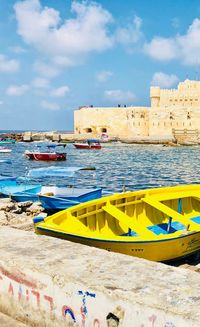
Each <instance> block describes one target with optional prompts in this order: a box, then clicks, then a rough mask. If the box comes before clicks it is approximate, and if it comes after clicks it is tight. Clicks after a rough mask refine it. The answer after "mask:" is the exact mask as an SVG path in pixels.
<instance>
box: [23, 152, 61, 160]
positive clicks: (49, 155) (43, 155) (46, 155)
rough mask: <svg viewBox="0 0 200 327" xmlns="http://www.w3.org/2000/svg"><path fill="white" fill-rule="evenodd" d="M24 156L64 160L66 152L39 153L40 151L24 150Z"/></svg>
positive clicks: (35, 158)
mask: <svg viewBox="0 0 200 327" xmlns="http://www.w3.org/2000/svg"><path fill="white" fill-rule="evenodd" d="M25 156H26V158H28V159H30V160H36V161H63V160H66V158H67V154H66V153H57V152H52V153H45V152H44V153H42V152H41V153H40V152H25Z"/></svg>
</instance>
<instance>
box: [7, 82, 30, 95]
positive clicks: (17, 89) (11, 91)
mask: <svg viewBox="0 0 200 327" xmlns="http://www.w3.org/2000/svg"><path fill="white" fill-rule="evenodd" d="M28 90H29V86H28V85H27V84H23V85H10V86H9V87H8V88H7V90H6V94H7V95H9V96H21V95H24V94H25V93H26V92H27V91H28Z"/></svg>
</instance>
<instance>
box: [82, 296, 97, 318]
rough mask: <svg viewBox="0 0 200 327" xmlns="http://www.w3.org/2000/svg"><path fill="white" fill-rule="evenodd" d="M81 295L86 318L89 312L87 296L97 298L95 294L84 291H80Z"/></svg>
mask: <svg viewBox="0 0 200 327" xmlns="http://www.w3.org/2000/svg"><path fill="white" fill-rule="evenodd" d="M78 294H79V295H82V302H83V313H84V315H85V316H86V315H87V313H88V311H87V306H86V296H90V297H94V298H95V297H96V294H95V293H89V292H88V291H87V292H83V291H78Z"/></svg>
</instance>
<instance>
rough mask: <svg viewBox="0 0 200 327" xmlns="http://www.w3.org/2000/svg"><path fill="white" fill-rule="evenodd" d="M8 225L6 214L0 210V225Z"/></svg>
mask: <svg viewBox="0 0 200 327" xmlns="http://www.w3.org/2000/svg"><path fill="white" fill-rule="evenodd" d="M7 225H9V222H8V219H7V215H6V213H5V212H4V211H2V210H0V226H7Z"/></svg>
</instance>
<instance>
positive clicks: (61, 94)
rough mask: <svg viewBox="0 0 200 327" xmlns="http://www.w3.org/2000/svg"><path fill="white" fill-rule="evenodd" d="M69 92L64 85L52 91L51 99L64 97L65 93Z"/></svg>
mask: <svg viewBox="0 0 200 327" xmlns="http://www.w3.org/2000/svg"><path fill="white" fill-rule="evenodd" d="M69 91H70V90H69V87H68V86H67V85H64V86H61V87H58V88H57V89H54V90H52V91H51V93H50V95H51V96H53V97H64V96H65V95H66V94H67V93H69Z"/></svg>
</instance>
